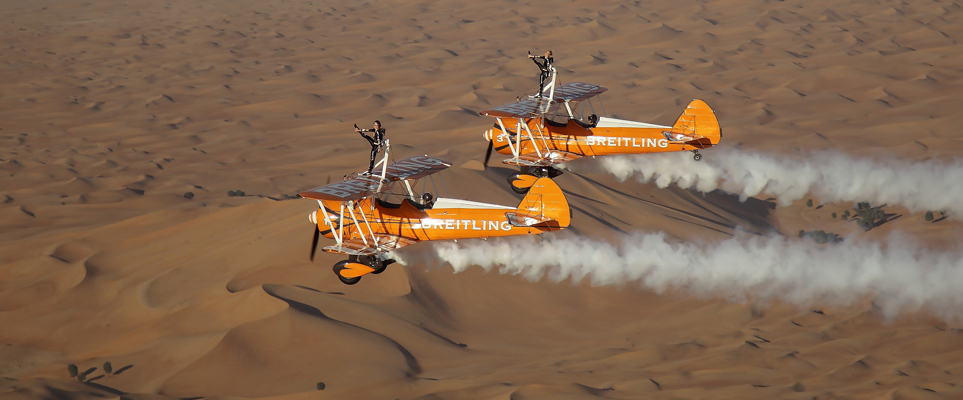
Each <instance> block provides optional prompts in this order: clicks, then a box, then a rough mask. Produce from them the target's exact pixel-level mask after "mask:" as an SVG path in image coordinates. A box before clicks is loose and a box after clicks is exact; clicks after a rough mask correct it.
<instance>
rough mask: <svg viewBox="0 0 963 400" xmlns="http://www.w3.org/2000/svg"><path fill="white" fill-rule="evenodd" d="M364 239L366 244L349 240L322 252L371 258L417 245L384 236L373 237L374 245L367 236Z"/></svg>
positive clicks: (362, 241)
mask: <svg viewBox="0 0 963 400" xmlns="http://www.w3.org/2000/svg"><path fill="white" fill-rule="evenodd" d="M365 239H366V240H367V241H368V242H367V243H365V242H364V240H362V239H360V238H358V239H350V240H345V241H344V242H342V243H341V244H340V245H334V246H327V247H325V248H324V249H323V250H324V251H325V252H328V253H340V254H347V255H350V256H373V255H375V254H381V253H387V252H389V251H392V250H397V249H400V248H402V247H405V246H409V245H412V244H415V243H418V240H415V239H412V238H406V237H402V236H397V235H385V234H375V235H374V239H376V240H377V243H375V240H372V237H371V236H367V237H365Z"/></svg>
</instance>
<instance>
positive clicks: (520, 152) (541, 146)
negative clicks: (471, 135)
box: [481, 68, 722, 194]
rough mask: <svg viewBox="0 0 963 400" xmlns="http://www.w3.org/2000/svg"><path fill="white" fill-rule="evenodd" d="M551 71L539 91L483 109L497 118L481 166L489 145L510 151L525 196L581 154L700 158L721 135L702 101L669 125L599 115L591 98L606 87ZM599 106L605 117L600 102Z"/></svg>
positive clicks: (514, 179)
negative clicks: (561, 78)
mask: <svg viewBox="0 0 963 400" xmlns="http://www.w3.org/2000/svg"><path fill="white" fill-rule="evenodd" d="M551 72H552V75H551V81H550V82H549V83H548V84H546V85H545V88H544V89H543V91H542V92H541V93H539V94H537V95H534V96H527V97H526V98H522V99H519V100H517V101H516V102H514V103H509V104H505V105H502V106H498V107H495V108H492V109H490V110H485V111H482V112H481V113H482V114H483V115H487V116H489V117H494V118H495V125H494V127H493V128H492V129H489V130H487V131H485V135H484V136H485V140H487V141H488V151H487V152H486V153H485V166H487V165H488V160H489V158H491V153H492V149H493V148H494V149H495V151H497V152H499V153H501V154H507V155H511V156H512V157H511V158H509V159H506V160H503V161H502V162H503V163H505V164H509V165H516V166H518V167H520V169H521V172H519V173H517V174H514V175H512V176H510V177H509V178H508V181H509V183H510V184H511V186H512V190H514V191H515V192H516V193H521V194H524V193H525V192H526V191H527V190H528V188H529V187H530V186H531V185H532V184H533V183H534V182H535V181H536V179H537V178H540V177H549V178H554V177H555V176H558V175H559V174H561V171H559V170H558V169H556V168H554V166H555V165H558V164H561V163H565V162H569V161H572V160H575V159H577V158H580V157H584V156H602V155H610V154H645V153H657V152H669V151H691V152H692V153H693V157H694V158H695V160H696V161H699V160H701V159H702V155H701V154H699V150H702V149H706V148H709V147H712V146H715V145H717V144H719V141H720V140H721V139H722V130H721V129H720V128H719V121H718V120H717V119H716V116H715V113H714V112H713V111H712V109H711V108H709V106H708V105H707V104H706V103H705V102H703V101H702V100H693V101H692V102H691V103H689V105H688V106H687V107H686V109H685V110H684V111H683V112H682V115H681V116H680V117H679V119H678V120H677V121H676V122H675V124H674V125H673V126H663V125H655V124H649V123H644V122H636V121H628V120H623V119H617V118H609V117H605V116H602V117H599V116H598V115H597V114H596V110H595V104H594V102H593V99H598V98H599V95H600V94H602V93H603V92H605V91H606V90H608V89H606V88H604V87H602V86H598V85H592V84H588V83H580V82H572V83H566V84H564V85H557V84H556V81H557V78H558V72H557V71H555V69H554V68H552V71H551ZM586 105H587V106H588V110H586ZM598 105H599V107H600V110H599V111H601V113H602V115H604V114H605V112H604V111H605V110H604V108H601V107H602V102H601V100H598ZM586 114H588V115H586Z"/></svg>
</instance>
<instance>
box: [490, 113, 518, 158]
mask: <svg viewBox="0 0 963 400" xmlns="http://www.w3.org/2000/svg"><path fill="white" fill-rule="evenodd" d="M495 120H496V121H498V126H500V127H501V128H502V132H503V133H505V135H506V136H508V148H509V149H510V150H511V151H512V155H513V156H515V158H518V151H519V150H521V148H522V145H521V143H522V142H521V141H520V140H517V139H516V140H515V144H517V145H518V148H517V149H516V148H515V146H512V135H511V134H509V133H508V128H505V123H504V122H502V119H501V118H495ZM516 136H519V135H516ZM492 139H494V138H492Z"/></svg>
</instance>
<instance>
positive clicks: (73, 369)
mask: <svg viewBox="0 0 963 400" xmlns="http://www.w3.org/2000/svg"><path fill="white" fill-rule="evenodd" d="M78 372H80V371H79V370H78V369H77V366H76V365H74V364H70V365H68V366H67V373H69V374H70V377H71V378H74V377H76V376H77V373H78Z"/></svg>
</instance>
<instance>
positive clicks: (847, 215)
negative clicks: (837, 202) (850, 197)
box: [842, 210, 849, 221]
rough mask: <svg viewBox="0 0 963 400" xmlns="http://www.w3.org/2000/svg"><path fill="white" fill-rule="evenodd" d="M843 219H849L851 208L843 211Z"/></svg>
mask: <svg viewBox="0 0 963 400" xmlns="http://www.w3.org/2000/svg"><path fill="white" fill-rule="evenodd" d="M842 219H843V221H845V220H847V219H849V210H846V211H843V215H842Z"/></svg>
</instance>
